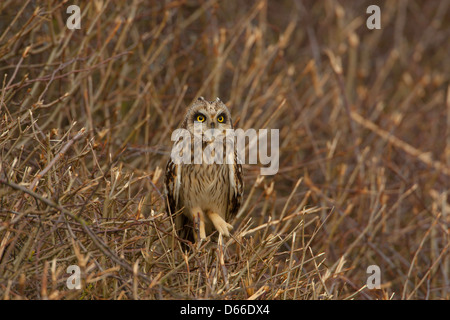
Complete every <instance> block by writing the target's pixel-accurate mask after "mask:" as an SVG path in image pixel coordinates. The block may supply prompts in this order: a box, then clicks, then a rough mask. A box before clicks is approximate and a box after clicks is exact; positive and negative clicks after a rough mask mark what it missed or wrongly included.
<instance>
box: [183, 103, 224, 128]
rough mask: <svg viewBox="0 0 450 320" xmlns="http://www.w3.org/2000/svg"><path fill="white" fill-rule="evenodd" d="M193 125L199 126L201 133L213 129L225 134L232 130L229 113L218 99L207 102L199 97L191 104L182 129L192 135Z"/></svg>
mask: <svg viewBox="0 0 450 320" xmlns="http://www.w3.org/2000/svg"><path fill="white" fill-rule="evenodd" d="M194 125H201V126H202V127H201V128H202V131H203V132H206V131H207V130H209V129H214V130H218V131H219V132H221V133H225V130H226V129H232V128H233V122H232V120H231V114H230V111H229V110H228V108H227V107H226V105H225V104H224V103H223V102H222V101H220V99H219V98H217V99H216V100H214V101H207V100H205V98H203V97H200V98H198V99H197V100H196V101H195V102H194V103H193V104H192V106H191V107H190V108H189V110H188V111H187V113H186V117H185V119H184V121H183V125H182V127H183V128H186V129H188V130H189V131H190V132H191V133H193V132H194Z"/></svg>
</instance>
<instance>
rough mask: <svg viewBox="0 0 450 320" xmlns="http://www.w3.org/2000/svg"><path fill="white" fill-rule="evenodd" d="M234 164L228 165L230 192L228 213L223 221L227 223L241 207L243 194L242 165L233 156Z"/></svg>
mask: <svg viewBox="0 0 450 320" xmlns="http://www.w3.org/2000/svg"><path fill="white" fill-rule="evenodd" d="M234 160H235V161H234V163H232V164H229V165H228V166H229V168H230V170H229V174H230V190H229V193H228V194H229V198H228V212H227V216H226V217H225V219H226V220H227V221H231V219H233V218H234V217H235V216H236V215H237V213H238V211H239V208H240V207H241V203H242V197H243V194H244V182H243V179H242V177H243V172H242V165H241V163H240V161H239V159H238V157H237V155H236V154H235V156H234Z"/></svg>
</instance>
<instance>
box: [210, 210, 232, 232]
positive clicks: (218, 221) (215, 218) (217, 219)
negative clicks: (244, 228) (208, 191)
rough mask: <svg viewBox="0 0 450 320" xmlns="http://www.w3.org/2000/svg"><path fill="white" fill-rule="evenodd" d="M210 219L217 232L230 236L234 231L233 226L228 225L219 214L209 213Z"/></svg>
mask: <svg viewBox="0 0 450 320" xmlns="http://www.w3.org/2000/svg"><path fill="white" fill-rule="evenodd" d="M207 214H208V217H209V219H211V221H212V223H213V225H214V227H216V230H217V231H219V233H221V234H222V235H224V236H227V237H229V236H230V230H231V229H233V226H232V225H231V224H229V223H227V222H226V221H225V220H224V219H223V218H222V217H221V216H220V215H219V214H218V213H215V212H212V211H208V213H207Z"/></svg>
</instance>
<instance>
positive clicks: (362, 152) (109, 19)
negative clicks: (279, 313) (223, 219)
mask: <svg viewBox="0 0 450 320" xmlns="http://www.w3.org/2000/svg"><path fill="white" fill-rule="evenodd" d="M372 2H376V3H372ZM70 4H71V3H68V2H61V1H47V2H40V1H23V2H17V1H12V0H10V1H2V2H1V3H0V15H1V17H2V18H1V19H0V71H1V72H0V75H1V81H0V82H1V96H0V157H1V158H0V220H1V223H0V296H1V297H2V298H4V299H174V298H176V299H191V298H194V299H196V298H207V299H247V298H248V299H449V298H450V296H449V289H450V282H449V281H450V279H449V270H450V265H449V254H448V248H449V243H450V241H449V227H448V226H449V222H450V215H449V208H450V207H449V200H448V197H449V181H450V93H449V81H448V80H449V79H448V75H449V74H450V70H449V68H450V63H449V62H450V61H449V58H448V52H449V49H450V48H449V41H448V39H449V38H450V26H449V23H450V20H449V19H448V14H449V10H450V8H449V3H448V2H447V1H428V2H416V1H411V0H407V1H389V2H387V1H386V2H384V1H371V2H370V1H369V2H368V1H358V2H353V1H352V2H350V1H336V0H329V1H295V2H294V1H292V2H291V1H280V2H279V1H277V2H275V1H248V2H247V1H246V2H241V1H239V2H237V1H236V2H232V1H226V2H225V1H217V0H210V1H198V2H197V1H190V0H188V1H170V0H168V1H139V0H135V1H120V2H119V1H85V2H83V1H80V3H79V5H80V8H81V12H82V19H81V29H79V30H73V31H72V30H69V29H68V28H67V27H66V25H65V24H66V20H67V18H68V16H69V14H67V13H66V8H67V7H68V6H69V5H70ZM370 4H378V5H379V6H380V8H381V18H382V29H381V30H368V29H367V28H366V25H365V22H366V18H367V16H368V15H367V14H366V8H367V7H368V6H369V5H370ZM199 95H203V96H205V97H206V98H207V99H210V100H212V99H215V97H217V96H218V97H220V98H221V99H222V100H223V101H224V102H225V103H226V104H227V105H228V106H229V107H230V109H231V112H232V114H233V117H234V119H236V122H237V123H236V126H237V127H240V128H243V129H248V128H255V129H259V128H278V129H280V170H279V172H278V174H277V175H275V176H267V177H265V178H262V177H259V176H258V173H259V167H258V166H256V165H247V166H245V171H246V176H245V183H246V192H245V204H244V207H243V208H242V210H241V212H240V214H239V217H238V218H237V219H236V220H235V221H234V223H233V224H234V227H235V231H234V234H233V237H232V238H231V239H224V241H223V243H221V242H220V241H219V243H210V242H207V243H203V244H202V245H200V246H194V247H193V249H192V251H191V252H188V253H183V252H182V250H181V249H180V244H179V242H178V241H174V233H173V228H172V224H171V220H170V217H169V216H168V215H167V213H166V212H165V211H164V205H163V195H162V190H163V188H162V181H163V172H164V169H165V168H164V167H165V163H166V161H167V159H168V157H169V151H170V148H171V141H170V135H171V133H172V131H173V130H174V129H175V128H176V127H177V126H178V124H179V122H180V121H181V115H182V114H183V111H184V108H185V107H186V106H187V105H188V104H189V103H190V102H191V101H192V100H193V99H194V98H196V97H197V96H199ZM70 265H78V266H79V267H80V268H81V272H82V287H81V289H79V290H69V289H68V288H67V286H66V281H67V279H68V277H69V276H70V274H68V273H67V272H66V270H67V267H68V266H70ZM370 265H377V266H379V267H380V270H381V289H378V290H369V289H368V288H366V281H367V278H368V276H369V274H367V273H366V270H367V267H368V266H370Z"/></svg>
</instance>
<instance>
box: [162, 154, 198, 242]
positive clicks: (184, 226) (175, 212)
mask: <svg viewBox="0 0 450 320" xmlns="http://www.w3.org/2000/svg"><path fill="white" fill-rule="evenodd" d="M180 170H181V167H180V165H178V164H176V163H174V162H173V161H172V159H169V162H168V163H167V167H166V176H165V179H164V187H165V193H166V198H167V199H166V211H167V213H168V214H171V215H172V217H173V220H174V222H175V229H176V231H177V234H178V236H179V237H180V238H182V239H185V240H189V241H191V242H193V241H194V234H193V230H192V227H189V226H190V221H189V219H188V218H187V217H186V216H185V215H184V214H183V213H182V212H180V211H181V210H182V209H183V207H184V204H183V202H182V201H181V197H180V189H181V187H180V186H181V172H180Z"/></svg>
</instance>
